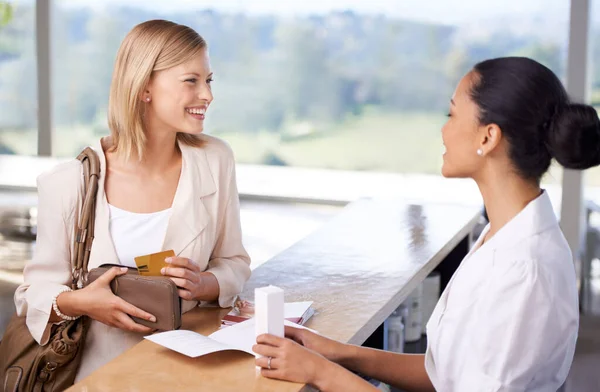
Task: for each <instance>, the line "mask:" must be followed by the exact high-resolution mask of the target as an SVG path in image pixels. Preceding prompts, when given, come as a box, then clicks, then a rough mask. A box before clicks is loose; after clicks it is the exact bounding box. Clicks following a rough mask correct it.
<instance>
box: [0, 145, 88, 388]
mask: <svg viewBox="0 0 600 392" xmlns="http://www.w3.org/2000/svg"><path fill="white" fill-rule="evenodd" d="M77 159H78V160H80V161H81V163H82V165H83V195H82V196H83V199H82V206H81V210H80V211H76V212H77V216H76V219H75V222H76V224H77V226H76V227H75V231H74V233H75V235H74V243H73V252H72V253H71V255H72V258H71V267H72V274H71V289H72V290H77V289H78V288H79V285H78V283H80V282H81V279H80V278H83V277H84V276H85V272H86V271H87V264H88V260H89V257H90V250H91V248H92V241H93V239H94V218H95V206H96V191H97V189H98V178H99V176H100V160H99V159H98V155H97V154H96V152H95V151H94V150H92V149H91V148H89V147H88V148H86V149H85V150H83V151H82V152H81V154H79V156H78V157H77ZM89 321H90V320H89V318H87V317H85V316H84V317H80V318H78V319H76V320H72V321H65V322H62V323H60V324H56V325H53V326H52V329H51V332H50V339H49V341H48V344H46V345H44V346H41V345H39V344H38V343H37V342H36V341H35V339H34V338H33V336H31V333H30V332H29V329H28V328H27V323H26V317H25V316H17V315H14V316H13V318H12V319H11V321H10V323H9V324H8V327H7V328H6V331H5V333H4V336H3V339H2V342H1V343H0V385H1V386H2V390H3V391H5V392H30V391H36V392H55V391H56V392H58V391H64V390H65V389H67V388H69V387H70V386H71V385H73V382H74V381H75V376H76V375H77V370H78V368H79V364H80V363H81V358H82V355H81V354H82V352H83V345H84V342H85V336H86V333H87V330H88V328H89V325H90V323H89Z"/></svg>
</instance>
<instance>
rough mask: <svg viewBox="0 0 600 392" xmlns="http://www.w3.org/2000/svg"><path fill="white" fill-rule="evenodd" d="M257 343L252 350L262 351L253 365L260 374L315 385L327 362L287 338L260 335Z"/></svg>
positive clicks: (258, 352)
mask: <svg viewBox="0 0 600 392" xmlns="http://www.w3.org/2000/svg"><path fill="white" fill-rule="evenodd" d="M256 343H257V344H256V345H254V346H253V347H252V351H254V352H255V353H257V354H259V355H263V357H261V358H257V359H256V366H260V367H261V368H262V369H261V374H262V375H263V376H265V377H268V378H275V379H279V380H285V381H292V382H297V383H304V384H311V385H316V384H317V380H318V378H319V377H320V376H321V373H322V371H323V370H325V369H326V368H327V366H326V364H327V362H329V361H327V359H325V358H324V357H322V356H321V355H319V354H317V353H315V352H314V351H310V350H309V349H307V348H305V347H303V346H301V345H299V344H298V343H296V342H294V341H292V340H289V339H285V338H280V337H277V336H273V335H260V336H259V337H258V338H257V339H256ZM269 358H271V360H270V365H271V368H270V369H269Z"/></svg>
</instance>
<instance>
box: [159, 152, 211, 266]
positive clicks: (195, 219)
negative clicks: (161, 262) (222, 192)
mask: <svg viewBox="0 0 600 392" xmlns="http://www.w3.org/2000/svg"><path fill="white" fill-rule="evenodd" d="M179 147H180V149H181V155H182V166H181V174H180V176H179V183H178V185H177V191H176V192H175V198H174V200H173V207H172V208H173V209H172V212H171V217H170V218H169V224H168V226H167V232H166V235H165V240H164V242H163V247H162V249H163V250H169V249H173V250H174V251H175V254H176V255H178V256H179V255H180V254H181V252H182V251H183V250H184V249H185V248H186V247H187V246H188V245H189V244H190V243H191V242H192V241H193V240H195V239H196V238H197V237H198V236H199V235H200V233H201V232H202V230H204V228H205V227H206V226H207V225H208V222H209V215H208V211H207V210H206V207H205V206H204V203H203V201H202V198H203V197H205V196H208V195H211V194H213V193H215V192H216V190H217V188H216V186H215V182H214V179H213V176H212V173H211V172H210V167H209V165H208V158H207V156H206V153H205V151H204V150H203V149H199V148H194V147H188V146H186V145H184V144H182V143H180V144H179Z"/></svg>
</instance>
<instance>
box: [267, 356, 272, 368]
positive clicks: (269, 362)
mask: <svg viewBox="0 0 600 392" xmlns="http://www.w3.org/2000/svg"><path fill="white" fill-rule="evenodd" d="M271 359H273V358H272V357H269V360H268V361H267V368H269V370H271Z"/></svg>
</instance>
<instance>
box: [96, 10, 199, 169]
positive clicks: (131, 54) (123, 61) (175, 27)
mask: <svg viewBox="0 0 600 392" xmlns="http://www.w3.org/2000/svg"><path fill="white" fill-rule="evenodd" d="M205 48H206V41H205V40H204V39H203V38H202V37H201V36H200V35H199V34H198V33H197V32H196V31H194V30H193V29H192V28H190V27H187V26H183V25H180V24H177V23H173V22H170V21H166V20H150V21H147V22H144V23H140V24H138V25H137V26H135V27H134V28H133V29H132V30H131V31H130V32H129V33H128V34H127V36H126V37H125V39H124V40H123V42H122V43H121V46H120V48H119V51H118V52H117V58H116V61H115V67H114V70H113V75H112V81H111V85H110V95H109V99H108V127H109V128H110V133H111V136H112V150H113V151H115V152H117V153H118V154H119V155H121V154H122V155H124V156H125V158H126V159H129V158H130V157H131V155H132V153H133V152H134V151H135V152H136V153H137V155H138V157H139V159H142V157H143V155H144V149H145V144H146V134H145V129H144V121H143V115H144V109H145V107H146V105H145V104H144V103H143V102H142V95H143V93H144V90H145V89H146V87H147V86H148V83H149V82H150V78H151V76H152V73H153V72H156V71H161V70H164V69H168V68H171V67H174V66H177V65H179V64H182V63H184V62H186V61H188V60H189V59H191V58H192V57H194V56H196V55H198V54H199V53H200V52H201V51H202V50H203V49H205ZM177 140H178V141H180V142H183V143H184V144H187V145H192V146H200V145H202V139H201V138H200V137H199V136H197V135H191V134H186V133H178V134H177Z"/></svg>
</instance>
